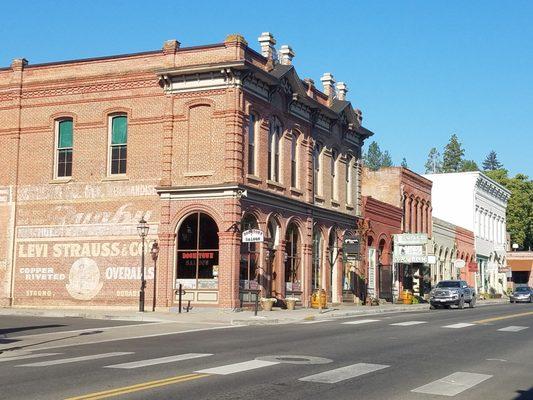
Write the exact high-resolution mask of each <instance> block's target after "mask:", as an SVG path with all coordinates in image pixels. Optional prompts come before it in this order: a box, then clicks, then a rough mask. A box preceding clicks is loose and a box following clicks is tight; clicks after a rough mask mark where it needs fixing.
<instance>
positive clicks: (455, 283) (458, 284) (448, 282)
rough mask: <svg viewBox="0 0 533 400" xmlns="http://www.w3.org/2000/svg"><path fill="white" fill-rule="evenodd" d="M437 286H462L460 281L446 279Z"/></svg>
mask: <svg viewBox="0 0 533 400" xmlns="http://www.w3.org/2000/svg"><path fill="white" fill-rule="evenodd" d="M437 287H438V288H445V287H446V288H447V287H461V285H460V283H459V282H454V281H444V282H439V283H438V284H437Z"/></svg>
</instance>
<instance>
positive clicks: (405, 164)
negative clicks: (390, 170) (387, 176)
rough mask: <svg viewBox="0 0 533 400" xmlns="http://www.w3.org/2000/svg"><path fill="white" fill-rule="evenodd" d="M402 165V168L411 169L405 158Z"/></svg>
mask: <svg viewBox="0 0 533 400" xmlns="http://www.w3.org/2000/svg"><path fill="white" fill-rule="evenodd" d="M400 165H401V166H402V167H404V168H409V167H408V166H407V160H406V159H405V157H404V158H402V163H401V164H400Z"/></svg>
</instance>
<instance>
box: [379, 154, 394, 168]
mask: <svg viewBox="0 0 533 400" xmlns="http://www.w3.org/2000/svg"><path fill="white" fill-rule="evenodd" d="M381 166H382V167H385V168H386V167H392V158H391V156H390V154H389V151H388V150H385V151H384V152H383V157H381Z"/></svg>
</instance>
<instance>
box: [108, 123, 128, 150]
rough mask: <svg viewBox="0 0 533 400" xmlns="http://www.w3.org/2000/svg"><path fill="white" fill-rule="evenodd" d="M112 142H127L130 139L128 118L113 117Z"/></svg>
mask: <svg viewBox="0 0 533 400" xmlns="http://www.w3.org/2000/svg"><path fill="white" fill-rule="evenodd" d="M111 132H112V134H111V144H126V142H127V141H128V118H127V117H126V116H119V117H113V120H112V124H111Z"/></svg>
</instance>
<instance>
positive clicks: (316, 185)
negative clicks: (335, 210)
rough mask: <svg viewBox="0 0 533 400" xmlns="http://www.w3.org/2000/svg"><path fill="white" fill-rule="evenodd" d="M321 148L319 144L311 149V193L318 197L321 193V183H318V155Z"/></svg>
mask: <svg viewBox="0 0 533 400" xmlns="http://www.w3.org/2000/svg"><path fill="white" fill-rule="evenodd" d="M321 152H322V148H321V146H320V144H319V143H316V144H315V147H314V148H313V193H314V195H315V196H316V195H320V194H321V193H322V185H321V184H322V182H321V181H320V153H321Z"/></svg>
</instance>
